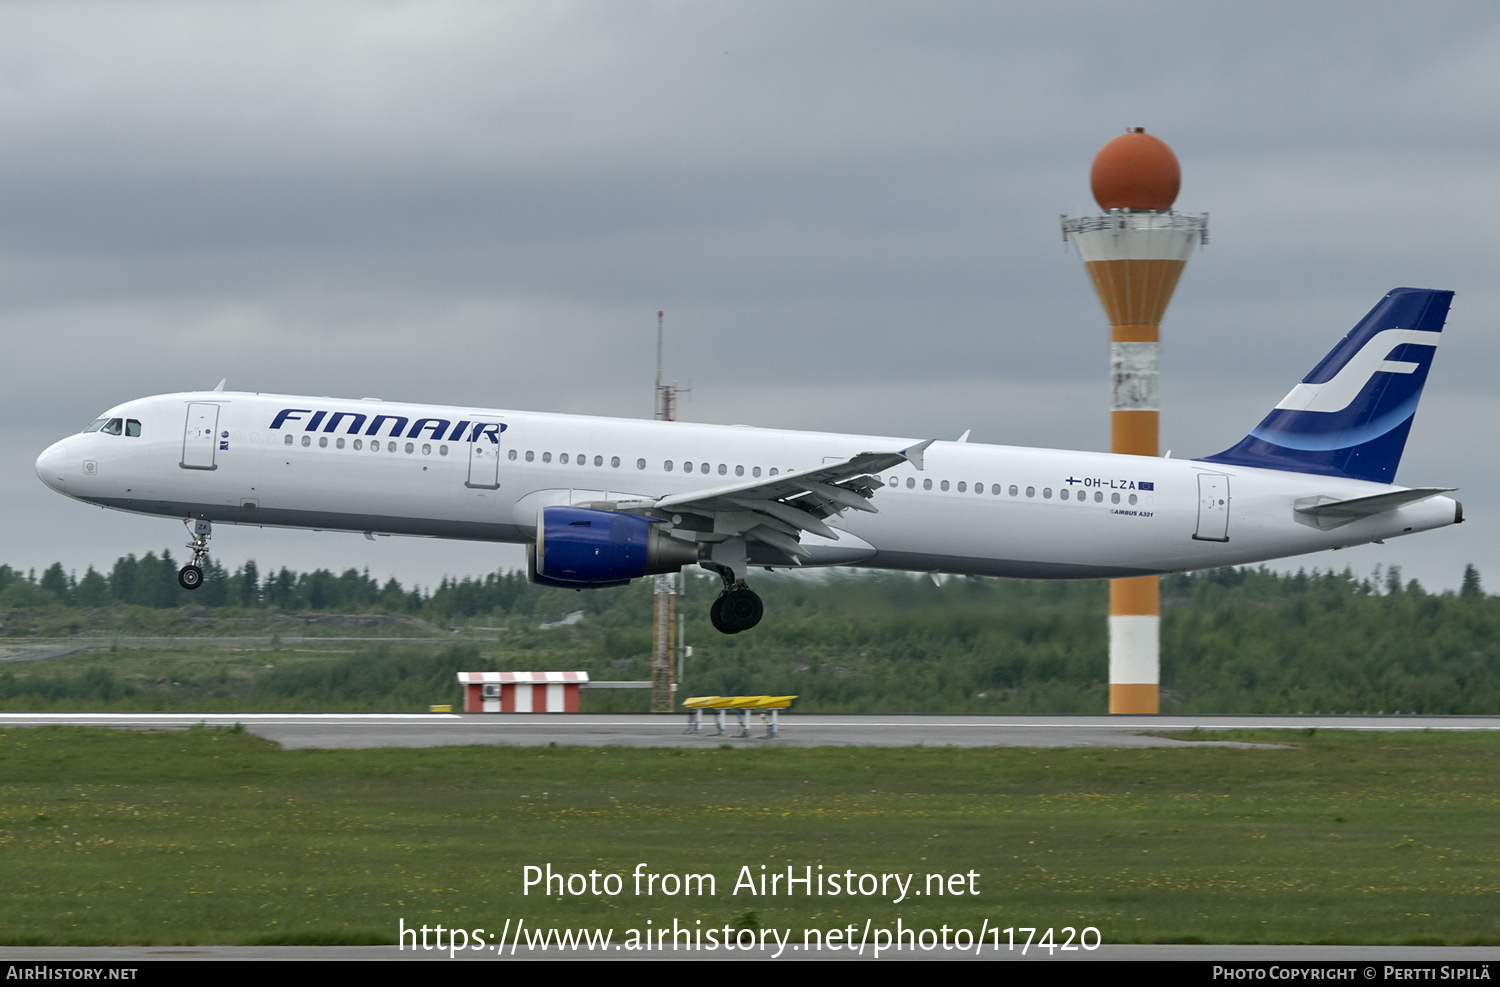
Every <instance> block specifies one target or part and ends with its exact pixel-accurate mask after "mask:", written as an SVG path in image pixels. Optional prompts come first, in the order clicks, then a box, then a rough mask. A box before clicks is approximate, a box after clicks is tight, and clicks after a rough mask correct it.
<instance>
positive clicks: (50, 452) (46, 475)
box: [36, 439, 68, 493]
mask: <svg viewBox="0 0 1500 987" xmlns="http://www.w3.org/2000/svg"><path fill="white" fill-rule="evenodd" d="M67 444H68V440H67V439H64V440H62V441H61V442H54V443H52V444H51V445H50V446H48V447H47V449H46V451H45V452H43V453H42V454H41V455H40V456H38V457H36V475H37V476H38V477H39V478H40V479H41V481H42V482H43V483H45V484H46V485H47V486H49V487H51V488H52V489H53V490H56V491H57V492H58V493H66V492H67V485H68V484H67V479H66V472H65V464H66V461H67V454H68V452H67Z"/></svg>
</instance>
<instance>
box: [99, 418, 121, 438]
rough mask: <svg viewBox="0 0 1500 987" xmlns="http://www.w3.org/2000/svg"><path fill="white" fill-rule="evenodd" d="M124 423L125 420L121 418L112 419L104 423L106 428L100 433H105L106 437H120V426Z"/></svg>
mask: <svg viewBox="0 0 1500 987" xmlns="http://www.w3.org/2000/svg"><path fill="white" fill-rule="evenodd" d="M123 421H124V420H123V419H120V418H111V419H110V420H109V421H107V422H105V423H104V427H103V428H101V429H99V431H101V432H103V433H104V434H105V435H119V434H120V425H121V424H123Z"/></svg>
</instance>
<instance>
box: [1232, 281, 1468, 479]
mask: <svg viewBox="0 0 1500 987" xmlns="http://www.w3.org/2000/svg"><path fill="white" fill-rule="evenodd" d="M1452 300H1453V292H1451V291H1435V290H1431V289H1426V288H1397V289H1395V290H1394V291H1392V292H1391V293H1390V294H1388V295H1386V296H1385V297H1384V298H1382V299H1381V300H1380V303H1379V304H1378V305H1376V306H1375V307H1374V308H1373V309H1371V310H1370V314H1369V315H1367V316H1365V317H1364V319H1363V320H1361V321H1360V323H1359V324H1358V325H1357V326H1355V327H1354V328H1353V329H1352V330H1350V332H1349V334H1348V335H1347V336H1345V337H1344V338H1343V339H1341V340H1339V342H1338V345H1336V346H1335V347H1334V348H1333V351H1332V352H1330V353H1329V354H1328V355H1327V356H1325V357H1324V358H1323V360H1322V361H1321V362H1320V363H1319V364H1318V365H1317V366H1316V367H1314V368H1313V369H1312V372H1311V373H1309V374H1308V375H1307V376H1306V377H1304V378H1302V382H1301V383H1300V384H1298V385H1297V386H1296V387H1294V388H1292V390H1291V393H1289V394H1288V395H1287V396H1286V397H1284V398H1282V400H1281V403H1280V404H1278V405H1277V406H1276V407H1275V408H1273V409H1272V410H1271V413H1270V414H1269V415H1267V416H1266V417H1265V419H1264V420H1263V421H1262V422H1261V423H1260V424H1259V425H1257V426H1256V427H1255V428H1254V429H1252V430H1251V432H1250V434H1249V435H1247V436H1245V438H1244V439H1242V440H1241V441H1240V442H1239V444H1238V445H1236V446H1234V447H1232V448H1230V449H1226V450H1224V451H1223V452H1221V453H1219V454H1218V455H1217V456H1205V457H1204V458H1203V461H1204V462H1210V463H1224V464H1226V465H1231V466H1257V467H1261V468H1263V469H1274V470H1288V471H1292V472H1296V473H1317V474H1319V475H1322V476H1343V477H1349V478H1351V479H1355V480H1374V481H1376V482H1377V483H1394V482H1395V479H1396V468H1397V467H1398V466H1400V464H1401V453H1402V452H1403V451H1405V449H1406V436H1407V433H1408V432H1410V431H1411V423H1412V419H1413V418H1414V417H1415V415H1416V412H1417V402H1418V401H1419V400H1421V397H1422V388H1423V387H1424V386H1425V385H1426V383H1427V372H1428V370H1430V369H1431V367H1432V358H1433V357H1434V356H1435V355H1436V353H1437V345H1438V342H1439V341H1440V340H1441V339H1442V335H1441V334H1442V331H1443V323H1444V322H1445V321H1446V320H1447V317H1448V306H1449V304H1450V303H1451V302H1452Z"/></svg>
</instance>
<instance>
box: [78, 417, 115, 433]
mask: <svg viewBox="0 0 1500 987" xmlns="http://www.w3.org/2000/svg"><path fill="white" fill-rule="evenodd" d="M107 421H109V419H108V418H96V419H94V422H93V424H91V425H90V426H89V427H88V428H86V429H84V432H86V433H87V432H97V431H99V430H100V429H101V428H103V427H104V423H105V422H107Z"/></svg>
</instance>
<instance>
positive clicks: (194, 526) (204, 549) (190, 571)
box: [177, 518, 214, 590]
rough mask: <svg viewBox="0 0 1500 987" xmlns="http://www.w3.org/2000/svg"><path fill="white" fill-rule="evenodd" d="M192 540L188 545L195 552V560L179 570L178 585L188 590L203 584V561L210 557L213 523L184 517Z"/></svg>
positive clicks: (184, 522)
mask: <svg viewBox="0 0 1500 987" xmlns="http://www.w3.org/2000/svg"><path fill="white" fill-rule="evenodd" d="M182 523H183V524H185V525H187V529H188V532H189V534H190V536H191V537H192V541H190V542H188V543H187V547H188V548H189V549H190V550H191V551H192V553H193V561H191V562H189V563H188V564H187V565H185V566H183V567H182V568H181V569H178V570H177V585H179V586H181V587H182V588H183V589H186V590H195V589H197V588H198V587H199V586H202V585H203V563H204V562H205V561H207V559H208V539H209V536H210V535H212V534H213V530H214V529H213V524H212V523H211V522H209V521H206V520H203V519H202V518H196V519H195V518H183V521H182Z"/></svg>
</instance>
